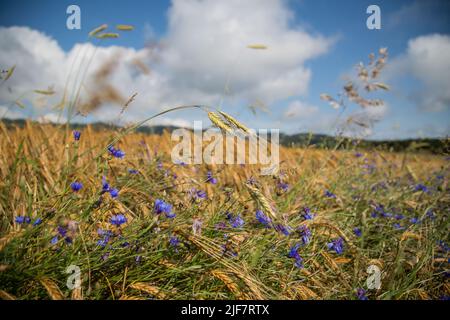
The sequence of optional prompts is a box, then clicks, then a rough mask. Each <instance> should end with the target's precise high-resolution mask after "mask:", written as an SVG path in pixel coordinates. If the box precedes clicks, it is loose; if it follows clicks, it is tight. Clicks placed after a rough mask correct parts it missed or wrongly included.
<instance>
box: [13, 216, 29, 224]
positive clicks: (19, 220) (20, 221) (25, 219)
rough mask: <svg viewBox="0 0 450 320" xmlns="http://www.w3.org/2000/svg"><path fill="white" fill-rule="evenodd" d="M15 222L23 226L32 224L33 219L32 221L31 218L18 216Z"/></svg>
mask: <svg viewBox="0 0 450 320" xmlns="http://www.w3.org/2000/svg"><path fill="white" fill-rule="evenodd" d="M15 221H16V223H18V224H23V223H30V222H31V219H30V217H25V216H17V217H16V220H15Z"/></svg>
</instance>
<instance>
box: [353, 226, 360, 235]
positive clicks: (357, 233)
mask: <svg viewBox="0 0 450 320" xmlns="http://www.w3.org/2000/svg"><path fill="white" fill-rule="evenodd" d="M353 233H354V234H355V235H356V236H357V237H361V235H362V231H361V229H360V228H354V229H353Z"/></svg>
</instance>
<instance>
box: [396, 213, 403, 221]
mask: <svg viewBox="0 0 450 320" xmlns="http://www.w3.org/2000/svg"><path fill="white" fill-rule="evenodd" d="M404 217H405V216H404V215H402V214H396V215H395V219H396V220H402V219H403V218H404Z"/></svg>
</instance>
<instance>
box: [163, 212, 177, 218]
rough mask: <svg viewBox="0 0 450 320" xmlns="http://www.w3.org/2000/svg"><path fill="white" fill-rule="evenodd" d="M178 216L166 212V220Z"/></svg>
mask: <svg viewBox="0 0 450 320" xmlns="http://www.w3.org/2000/svg"><path fill="white" fill-rule="evenodd" d="M176 216H177V215H176V214H175V213H174V212H166V218H168V219H173V218H175V217H176Z"/></svg>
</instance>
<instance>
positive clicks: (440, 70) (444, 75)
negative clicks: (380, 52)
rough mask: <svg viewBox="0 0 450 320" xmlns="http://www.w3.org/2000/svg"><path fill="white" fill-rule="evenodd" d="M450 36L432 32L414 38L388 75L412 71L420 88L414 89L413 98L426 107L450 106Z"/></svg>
mask: <svg viewBox="0 0 450 320" xmlns="http://www.w3.org/2000/svg"><path fill="white" fill-rule="evenodd" d="M448 57H450V36H448V35H441V34H432V35H426V36H420V37H417V38H414V39H411V40H410V41H409V43H408V48H407V50H406V53H405V54H404V55H402V56H400V57H397V58H396V59H394V61H393V62H392V65H391V66H390V72H389V73H390V74H389V77H393V76H400V75H409V76H412V77H414V78H415V79H417V80H418V81H419V82H420V83H421V84H422V87H421V89H419V90H417V91H415V92H411V93H410V99H412V100H413V101H414V102H415V103H416V105H417V106H418V107H419V108H421V109H422V110H425V111H431V112H439V111H446V110H449V108H450V91H449V89H448V88H450V60H449V58H448Z"/></svg>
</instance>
